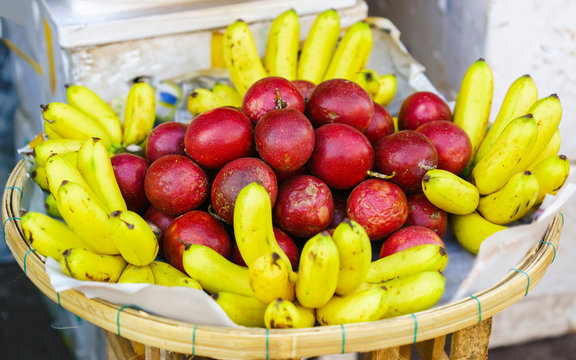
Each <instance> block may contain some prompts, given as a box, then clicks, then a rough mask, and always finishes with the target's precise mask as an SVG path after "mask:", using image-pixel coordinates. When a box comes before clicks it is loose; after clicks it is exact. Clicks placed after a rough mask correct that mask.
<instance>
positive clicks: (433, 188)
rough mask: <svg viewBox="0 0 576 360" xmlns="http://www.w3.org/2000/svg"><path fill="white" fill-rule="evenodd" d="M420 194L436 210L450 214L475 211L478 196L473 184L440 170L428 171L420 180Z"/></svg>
mask: <svg viewBox="0 0 576 360" xmlns="http://www.w3.org/2000/svg"><path fill="white" fill-rule="evenodd" d="M422 192H423V193H424V195H426V198H427V199H428V200H429V201H430V202H431V203H432V204H434V205H435V206H437V207H438V208H440V209H442V210H444V211H446V212H448V213H451V214H469V213H471V212H472V211H474V210H476V207H477V206H478V200H479V198H480V194H479V193H478V189H477V188H476V186H474V185H473V184H471V183H469V182H468V181H466V180H464V179H462V178H461V177H460V176H458V175H456V174H453V173H451V172H449V171H446V170H442V169H432V170H428V171H427V172H426V174H424V177H423V178H422Z"/></svg>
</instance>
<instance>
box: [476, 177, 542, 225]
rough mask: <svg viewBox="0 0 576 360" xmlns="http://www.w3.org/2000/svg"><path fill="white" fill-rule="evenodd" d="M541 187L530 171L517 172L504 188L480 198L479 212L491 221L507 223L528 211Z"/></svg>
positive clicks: (501, 223) (500, 223)
mask: <svg viewBox="0 0 576 360" xmlns="http://www.w3.org/2000/svg"><path fill="white" fill-rule="evenodd" d="M539 189H540V185H539V184H538V179H537V178H536V176H534V175H533V174H532V173H531V172H530V171H525V172H520V173H517V174H516V175H514V176H512V177H511V178H510V180H508V182H507V183H506V185H504V187H503V188H502V189H500V190H498V191H496V192H494V193H492V194H489V195H486V196H484V197H482V198H480V202H479V203H478V212H479V213H480V215H482V216H483V217H484V218H485V219H486V220H488V221H490V222H493V223H495V224H499V225H506V224H508V223H511V222H513V221H515V220H518V219H520V218H521V217H523V216H524V215H526V213H528V211H529V210H530V208H531V207H532V206H533V205H534V204H535V203H536V200H537V199H538V192H539Z"/></svg>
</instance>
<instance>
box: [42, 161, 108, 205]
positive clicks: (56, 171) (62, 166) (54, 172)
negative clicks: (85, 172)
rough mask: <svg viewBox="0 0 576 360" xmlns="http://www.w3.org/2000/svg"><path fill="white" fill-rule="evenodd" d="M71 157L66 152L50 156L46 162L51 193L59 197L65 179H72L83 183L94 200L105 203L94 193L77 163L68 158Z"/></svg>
mask: <svg viewBox="0 0 576 360" xmlns="http://www.w3.org/2000/svg"><path fill="white" fill-rule="evenodd" d="M68 159H69V157H67V156H65V154H54V155H52V156H50V157H49V158H48V161H47V163H46V178H47V180H48V187H49V190H50V193H51V194H52V195H53V196H54V197H55V198H58V189H59V188H60V184H62V182H63V181H65V180H66V181H71V182H75V183H77V184H81V185H82V186H83V187H85V188H86V189H87V190H88V192H89V193H90V195H91V196H92V197H93V200H94V201H96V202H98V203H99V204H102V205H103V202H102V201H101V200H100V199H99V198H98V197H97V196H96V195H95V194H94V192H93V191H92V189H90V186H89V185H88V183H87V182H86V180H85V179H84V177H83V176H82V174H80V171H78V167H77V166H76V164H73V163H72V162H71V161H69V160H68Z"/></svg>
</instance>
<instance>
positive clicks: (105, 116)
mask: <svg viewBox="0 0 576 360" xmlns="http://www.w3.org/2000/svg"><path fill="white" fill-rule="evenodd" d="M66 101H67V102H68V104H69V105H71V106H73V107H74V108H76V109H78V110H80V111H81V112H83V113H84V114H85V115H87V116H90V117H91V118H93V119H95V120H96V121H97V122H99V123H100V124H101V125H102V126H103V127H104V128H105V129H106V131H107V132H108V134H110V140H111V141H112V146H113V147H116V148H118V147H120V144H121V143H122V122H121V121H120V119H119V118H118V115H116V113H115V112H114V110H112V108H111V107H110V105H108V103H106V101H104V100H103V99H102V98H101V97H100V96H99V95H98V94H96V93H95V92H94V91H92V90H91V89H89V88H88V87H86V86H83V85H69V86H66Z"/></svg>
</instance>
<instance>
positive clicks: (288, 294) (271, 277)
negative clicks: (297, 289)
mask: <svg viewBox="0 0 576 360" xmlns="http://www.w3.org/2000/svg"><path fill="white" fill-rule="evenodd" d="M248 273H249V275H250V287H251V288H252V291H253V293H254V296H255V297H256V298H257V299H258V300H260V301H261V302H263V303H265V304H268V303H269V302H271V301H272V300H274V299H276V298H282V299H286V300H288V301H292V300H294V282H295V277H294V276H295V274H296V273H292V271H291V270H290V268H289V267H288V265H287V264H286V262H285V261H284V260H283V259H282V258H281V257H280V255H278V254H277V253H275V252H271V253H268V254H264V255H262V256H260V257H259V258H258V259H256V260H255V261H254V262H252V264H251V265H250V266H249V267H248ZM292 274H294V275H292Z"/></svg>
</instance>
